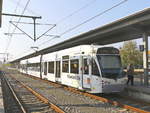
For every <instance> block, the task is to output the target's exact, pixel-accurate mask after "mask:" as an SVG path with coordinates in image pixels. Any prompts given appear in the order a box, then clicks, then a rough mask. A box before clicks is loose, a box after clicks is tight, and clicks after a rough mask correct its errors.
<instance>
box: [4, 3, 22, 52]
mask: <svg viewBox="0 0 150 113" xmlns="http://www.w3.org/2000/svg"><path fill="white" fill-rule="evenodd" d="M20 2H21V0H18V2H17V5H16V7H15V10H14V13H16V12H17V9H18V6H19V4H20ZM12 20H13V17H11V19H10V21H12ZM10 27H11V24H10V23H9V26H8V33H10ZM8 38H9V36H8ZM10 42H11V38H9V40H8V43H7V46H6V49H5V53H6V52H7V49H8V46H9V44H10Z"/></svg>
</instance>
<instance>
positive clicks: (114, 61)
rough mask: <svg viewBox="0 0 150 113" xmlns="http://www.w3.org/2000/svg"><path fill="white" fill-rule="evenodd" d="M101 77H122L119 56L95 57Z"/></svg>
mask: <svg viewBox="0 0 150 113" xmlns="http://www.w3.org/2000/svg"><path fill="white" fill-rule="evenodd" d="M97 59H98V62H99V65H100V67H101V72H102V76H103V77H106V78H113V79H116V78H119V77H121V76H122V72H123V71H122V68H121V59H120V56H119V55H97Z"/></svg>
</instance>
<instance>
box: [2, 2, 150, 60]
mask: <svg viewBox="0 0 150 113" xmlns="http://www.w3.org/2000/svg"><path fill="white" fill-rule="evenodd" d="M18 1H20V3H19V5H18V6H17V3H18ZM27 1H28V0H3V13H15V14H21V13H22V11H23V9H24V7H25V5H26V3H27ZM121 1H123V0H30V2H29V4H28V6H27V9H26V10H25V13H24V15H33V16H42V19H38V20H37V22H39V23H43V24H56V27H54V28H53V29H52V30H51V31H50V32H48V33H47V34H49V35H60V34H61V33H63V32H65V31H66V30H68V29H70V28H72V27H74V26H76V25H78V24H80V23H82V22H83V21H85V20H86V19H88V18H90V17H92V16H95V15H97V14H98V13H100V12H103V11H104V10H106V9H108V8H110V7H112V6H113V5H115V4H117V3H119V2H121ZM16 7H17V8H16ZM149 7H150V0H128V1H127V2H125V3H124V4H122V5H120V6H118V7H116V8H114V9H112V10H111V11H109V12H107V13H105V14H103V15H101V16H99V17H98V18H96V19H94V20H92V21H90V22H88V23H86V24H84V25H82V26H80V27H78V28H76V29H74V30H73V31H71V32H68V33H66V34H65V35H63V36H61V37H60V38H56V39H53V40H51V41H48V40H50V39H51V38H52V37H47V36H43V37H41V38H40V39H39V40H37V41H36V42H34V41H33V40H31V39H30V38H29V37H27V36H26V35H13V36H12V37H11V36H7V35H4V33H12V32H13V30H14V26H13V25H11V24H10V23H9V21H10V20H12V21H18V18H16V17H13V18H12V17H6V16H3V18H2V28H0V42H1V43H0V44H1V46H0V53H4V52H7V53H9V54H10V55H9V60H11V59H12V58H13V59H15V58H19V57H21V56H24V55H27V54H29V53H32V52H34V50H32V49H31V47H32V46H38V47H39V49H43V48H45V47H48V46H51V45H54V44H56V43H58V42H61V41H63V40H66V39H69V38H71V37H73V36H76V35H79V34H81V33H84V32H87V31H89V30H92V29H94V28H97V27H100V26H102V25H105V24H108V23H110V22H113V21H115V20H118V19H120V18H123V17H125V16H128V15H130V14H133V13H135V12H138V11H140V10H143V9H145V8H149ZM15 9H17V10H16V11H15ZM78 9H81V10H80V11H77V10H78ZM76 11H77V12H76ZM73 12H76V13H74V14H73V15H72V16H69V17H68V18H65V17H67V16H68V15H70V14H72V13H73ZM62 20H63V21H62ZM21 22H28V23H32V22H33V20H32V19H27V18H21ZM18 26H19V28H21V29H22V30H24V31H25V32H27V33H28V34H29V35H31V36H33V25H28V24H19V25H18ZM50 27H52V25H48V26H47V25H39V26H37V31H36V32H37V36H40V35H41V34H42V33H43V32H45V31H46V30H47V29H48V28H50ZM15 33H21V32H20V31H19V30H17V29H16V30H15ZM46 41H47V43H45V42H46ZM137 42H138V44H140V43H141V40H138V41H137ZM121 45H122V43H119V44H115V45H114V46H116V47H119V46H121ZM1 58H3V56H2V55H0V60H1Z"/></svg>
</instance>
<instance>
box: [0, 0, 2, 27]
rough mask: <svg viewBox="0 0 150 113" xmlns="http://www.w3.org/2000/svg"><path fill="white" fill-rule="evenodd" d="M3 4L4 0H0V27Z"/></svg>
mask: <svg viewBox="0 0 150 113" xmlns="http://www.w3.org/2000/svg"><path fill="white" fill-rule="evenodd" d="M2 5H3V0H0V27H1V24H2Z"/></svg>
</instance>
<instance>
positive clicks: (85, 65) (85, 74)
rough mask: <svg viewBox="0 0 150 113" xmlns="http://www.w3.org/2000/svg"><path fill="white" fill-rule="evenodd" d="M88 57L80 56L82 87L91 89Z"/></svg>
mask: <svg viewBox="0 0 150 113" xmlns="http://www.w3.org/2000/svg"><path fill="white" fill-rule="evenodd" d="M89 62H90V58H89V57H82V87H83V89H86V90H88V89H89V90H91V76H90V68H91V66H90V63H89Z"/></svg>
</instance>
